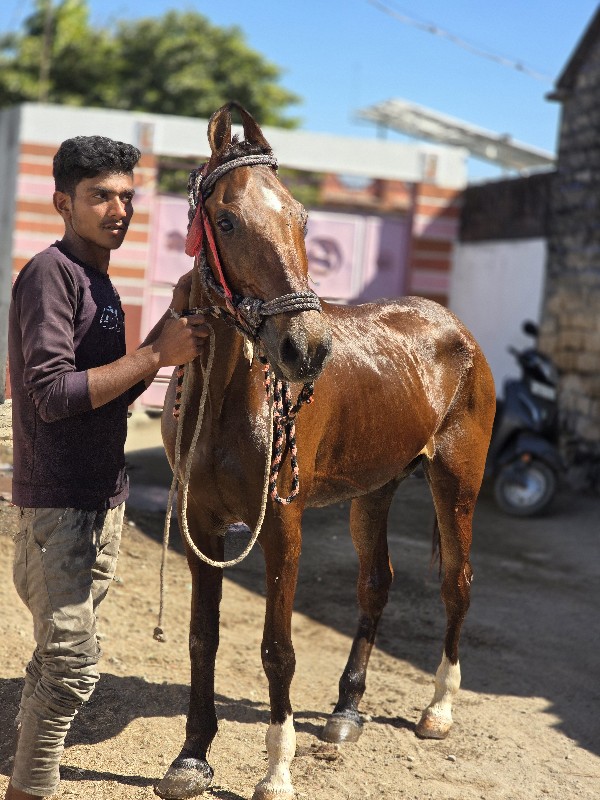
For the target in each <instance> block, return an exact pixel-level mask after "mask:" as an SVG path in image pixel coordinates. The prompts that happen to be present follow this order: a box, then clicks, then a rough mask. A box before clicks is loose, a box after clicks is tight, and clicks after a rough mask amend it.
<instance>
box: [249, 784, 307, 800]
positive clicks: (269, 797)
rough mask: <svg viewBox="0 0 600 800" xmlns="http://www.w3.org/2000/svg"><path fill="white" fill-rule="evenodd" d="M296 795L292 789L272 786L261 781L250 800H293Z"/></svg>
mask: <svg viewBox="0 0 600 800" xmlns="http://www.w3.org/2000/svg"><path fill="white" fill-rule="evenodd" d="M295 797H296V793H295V792H294V790H293V788H291V787H290V788H286V787H282V786H281V787H276V786H272V785H271V784H270V783H269V782H267V781H261V782H260V783H259V784H258V785H257V787H256V789H255V790H254V794H253V795H252V800H294V798H295Z"/></svg>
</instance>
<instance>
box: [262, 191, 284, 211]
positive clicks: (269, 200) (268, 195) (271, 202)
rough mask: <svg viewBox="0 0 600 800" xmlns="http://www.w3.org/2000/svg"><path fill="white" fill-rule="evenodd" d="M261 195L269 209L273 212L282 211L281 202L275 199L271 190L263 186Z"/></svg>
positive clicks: (275, 196)
mask: <svg viewBox="0 0 600 800" xmlns="http://www.w3.org/2000/svg"><path fill="white" fill-rule="evenodd" d="M262 193H263V196H264V198H265V202H266V204H267V205H268V206H269V208H272V209H273V211H281V210H282V209H283V205H282V204H281V200H280V199H279V198H278V197H277V195H276V194H275V192H274V191H273V189H269V188H268V187H267V186H263V187H262Z"/></svg>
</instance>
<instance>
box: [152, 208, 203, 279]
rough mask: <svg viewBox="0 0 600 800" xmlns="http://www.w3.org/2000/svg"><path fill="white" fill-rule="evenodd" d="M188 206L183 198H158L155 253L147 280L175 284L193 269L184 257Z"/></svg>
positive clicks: (153, 234) (153, 228) (153, 219)
mask: <svg viewBox="0 0 600 800" xmlns="http://www.w3.org/2000/svg"><path fill="white" fill-rule="evenodd" d="M187 213H188V203H187V200H186V199H185V198H184V197H171V196H169V195H162V196H161V195H159V196H157V198H156V202H155V204H154V209H153V214H152V253H151V258H150V269H149V271H148V278H149V280H150V281H151V282H152V283H162V284H163V285H164V284H169V285H174V284H175V283H177V280H178V279H179V278H180V277H181V276H182V275H184V274H185V273H186V272H189V270H190V269H191V268H192V266H193V260H192V259H191V258H190V257H189V256H186V254H185V236H186V232H187Z"/></svg>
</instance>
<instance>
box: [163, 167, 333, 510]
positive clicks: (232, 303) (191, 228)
mask: <svg viewBox="0 0 600 800" xmlns="http://www.w3.org/2000/svg"><path fill="white" fill-rule="evenodd" d="M261 165H264V166H269V167H271V168H272V169H273V170H275V171H276V170H277V159H276V158H275V157H274V156H273V155H271V154H267V153H262V154H255V155H246V156H240V157H239V158H234V159H232V160H231V161H226V162H225V163H224V164H220V165H219V166H218V167H216V168H215V169H214V170H213V171H212V172H208V162H207V163H206V164H204V165H203V166H201V167H198V169H195V170H193V171H192V172H191V173H190V178H189V181H188V200H189V205H190V210H189V213H188V233H187V239H186V245H185V252H186V254H187V255H189V256H193V257H194V259H195V264H196V267H197V269H198V272H199V275H200V280H201V282H202V288H203V289H204V291H205V293H206V294H207V296H209V297H210V294H211V292H212V293H213V294H216V295H217V296H218V298H219V299H221V300H224V301H225V306H222V305H211V306H209V307H208V308H193V309H190V310H188V311H186V312H184V313H185V314H194V313H204V314H207V313H209V314H212V315H213V316H215V317H219V318H221V319H224V320H225V321H226V322H229V323H231V324H233V325H234V326H235V327H236V328H237V329H238V330H239V331H240V332H241V333H242V334H243V336H244V337H245V338H246V340H247V341H248V342H250V343H251V345H252V347H251V352H254V344H255V342H256V341H257V340H258V339H260V336H259V330H260V327H261V325H262V323H263V321H264V319H265V318H266V317H269V316H274V315H275V314H285V313H289V312H292V311H318V312H319V313H321V310H322V309H321V303H320V301H319V298H318V297H317V295H316V294H315V293H314V292H313V291H310V290H309V291H306V292H292V293H290V294H284V295H281V296H280V297H276V298H275V299H274V300H268V301H264V300H260V299H258V298H255V297H242V296H241V295H237V294H234V293H233V292H232V291H231V289H230V288H229V286H228V284H227V281H226V279H225V274H224V272H223V267H222V264H221V259H220V258H219V253H218V250H217V246H216V243H215V238H214V235H213V232H212V228H211V225H210V220H209V219H208V214H207V213H206V207H205V201H206V199H207V198H208V197H209V196H210V194H211V193H212V191H213V189H214V186H215V184H216V182H217V181H218V180H219V178H221V177H223V175H226V174H227V173H228V172H231V170H233V169H236V168H237V167H255V166H261ZM205 241H206V242H208V246H209V248H210V252H211V255H212V259H213V263H214V268H215V270H216V272H217V275H218V281H217V280H216V279H215V276H214V274H213V271H212V269H211V268H210V266H209V264H208V259H207V257H206V248H205V247H204V242H205ZM260 360H261V362H262V363H263V365H264V371H265V386H266V387H267V394H268V392H269V388H268V387H270V385H271V384H273V391H274V393H275V397H276V398H279V401H278V402H276V403H275V407H274V417H273V422H274V426H275V436H274V449H273V453H272V455H271V468H270V477H269V495H270V497H271V499H272V500H273V501H274V502H277V503H280V504H282V505H288V504H289V503H291V502H292V500H293V499H294V498H295V497H297V495H298V493H299V491H300V481H299V470H298V459H297V448H296V426H295V417H296V415H297V413H298V411H299V410H300V408H301V407H302V406H303V405H304V404H307V405H308V404H310V403H311V402H312V395H313V391H314V385H313V383H306V384H304V386H303V387H302V390H301V391H300V394H299V395H298V399H297V401H296V403H295V404H294V405H292V402H291V396H290V386H289V383H288V382H287V381H281V380H277V381H276V380H274V376H272V375H271V368H270V365H269V363H268V362H267V360H266V359H265V358H264V357H262V356H261V359H260ZM184 374H185V370H184V367H183V366H181V367H179V370H178V375H177V391H176V395H175V406H174V409H173V414H174V416H175V417H176V418H177V417H179V413H180V407H181V398H182V393H183V379H184ZM281 398H284V401H283V402H282V400H281ZM286 443H287V445H288V448H289V451H290V458H291V466H292V487H291V491H290V494H289V495H288V496H287V497H280V495H279V492H278V491H277V476H278V474H279V470H280V469H281V464H282V459H283V454H284V447H285V444H286Z"/></svg>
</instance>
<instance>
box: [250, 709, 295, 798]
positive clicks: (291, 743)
mask: <svg viewBox="0 0 600 800" xmlns="http://www.w3.org/2000/svg"><path fill="white" fill-rule="evenodd" d="M265 740H266V744H267V756H268V759H269V768H268V771H267V774H266V777H264V778H263V779H262V781H260V783H259V784H258V785H257V787H256V789H255V790H254V800H259V799H260V800H262V798H279V797H281V798H282V800H283V799H284V798H291V797H293V796H294V787H293V786H292V776H291V774H290V764H291V763H292V759H293V758H294V754H295V752H296V731H295V730H294V718H293V716H292V715H291V714H290V716H289V717H288V718H287V719H286V721H285V722H284V723H283V725H275V724H273V723H271V724H270V725H269V728H268V730H267V735H266V737H265Z"/></svg>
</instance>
